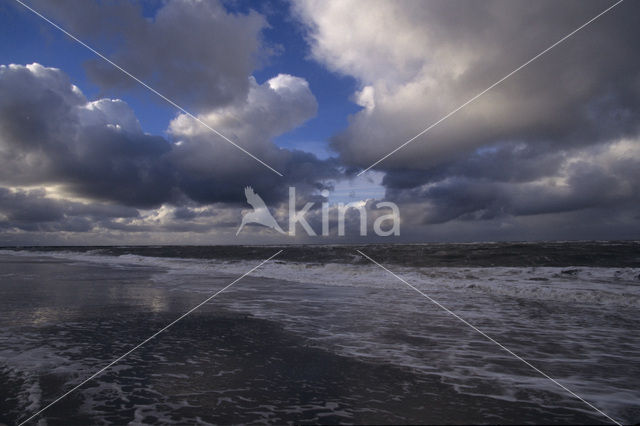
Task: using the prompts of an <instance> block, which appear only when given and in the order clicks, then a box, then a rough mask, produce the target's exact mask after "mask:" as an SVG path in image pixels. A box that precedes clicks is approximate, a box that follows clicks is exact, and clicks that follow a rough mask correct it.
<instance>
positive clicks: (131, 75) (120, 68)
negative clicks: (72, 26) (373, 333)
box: [15, 0, 283, 177]
mask: <svg viewBox="0 0 640 426" xmlns="http://www.w3.org/2000/svg"><path fill="white" fill-rule="evenodd" d="M15 1H16V2H17V3H20V4H21V5H22V6H24V7H25V8H27V9H28V10H30V11H31V12H33V13H34V14H36V15H37V16H39V17H40V18H42V19H43V20H44V21H46V22H48V23H49V24H51V25H52V26H53V27H55V28H56V29H58V30H60V31H61V32H63V33H64V34H66V35H67V36H69V37H71V38H72V39H73V40H75V41H76V42H78V43H79V44H81V45H82V46H84V47H86V48H87V49H89V50H90V51H91V52H93V53H94V54H96V55H97V56H99V57H100V58H102V59H104V60H105V61H107V62H108V63H110V64H111V65H113V66H114V67H115V68H117V69H118V70H119V71H121V72H122V73H124V74H125V75H127V76H128V77H131V78H132V79H133V80H135V81H137V82H138V83H140V84H141V85H142V86H144V87H145V88H147V89H148V90H149V91H150V92H152V93H154V94H156V95H158V96H159V97H161V98H162V99H164V100H165V101H167V102H168V103H169V104H171V105H172V106H174V107H175V108H177V109H178V110H180V111H181V112H183V113H184V114H186V115H188V116H189V117H191V118H193V119H194V120H196V121H197V122H198V123H200V124H202V125H203V126H204V127H206V128H207V129H209V130H211V131H212V132H213V133H215V134H216V135H218V136H220V137H221V138H222V139H224V140H225V141H227V142H229V143H230V144H231V145H233V146H235V147H236V148H238V149H239V150H240V151H242V152H244V153H245V154H247V155H248V156H249V157H251V158H253V159H254V160H256V161H257V162H258V163H260V164H262V165H263V166H265V167H266V168H268V169H269V170H271V171H272V172H274V173H275V174H277V175H278V176H280V177H283V175H282V173H280V172H279V171H277V170H276V169H274V168H273V167H271V166H270V165H268V164H267V163H265V162H264V161H262V160H261V159H260V158H258V157H256V156H255V155H253V154H252V153H250V152H249V151H247V150H246V149H244V148H243V147H241V146H240V145H238V144H237V143H235V142H234V141H232V140H231V139H229V138H228V137H226V136H225V135H223V134H222V133H220V132H219V131H217V130H216V129H214V128H213V127H211V126H209V125H208V124H207V123H205V122H204V121H202V120H201V119H200V118H198V117H196V116H195V115H193V114H192V113H190V112H189V111H187V110H186V109H184V108H183V107H181V106H180V105H178V104H177V103H175V102H174V101H172V100H171V99H169V98H168V97H166V96H165V95H163V94H162V93H160V92H158V91H157V90H156V89H154V88H153V87H151V86H149V85H148V84H147V83H145V82H144V81H142V80H140V79H139V78H138V77H136V76H135V75H133V74H131V73H130V72H129V71H127V70H125V69H124V68H122V67H121V66H120V65H118V64H116V63H115V62H113V61H112V60H111V59H109V58H107V57H106V56H104V55H103V54H102V53H100V52H98V51H97V50H95V49H94V48H93V47H91V46H89V45H88V44H86V43H85V42H83V41H82V40H80V39H79V38H77V37H76V36H74V35H73V34H71V33H70V32H68V31H67V30H65V29H64V28H62V27H61V26H59V25H58V24H56V23H55V22H53V21H51V20H50V19H48V18H47V17H46V16H44V15H42V14H41V13H40V12H38V11H37V10H35V9H33V8H31V7H29V6H28V5H26V4H25V3H23V2H22V1H21V0H15Z"/></svg>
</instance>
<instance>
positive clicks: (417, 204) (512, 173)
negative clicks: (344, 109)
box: [293, 0, 640, 235]
mask: <svg viewBox="0 0 640 426" xmlns="http://www.w3.org/2000/svg"><path fill="white" fill-rule="evenodd" d="M606 6H607V5H604V4H602V2H597V1H586V2H585V1H580V2H576V1H568V2H563V3H562V4H558V3H557V2H550V1H542V2H536V3H535V4H529V3H527V2H509V1H500V0H497V1H489V2H483V3H482V4H479V3H475V2H469V1H462V0H461V1H456V0H453V1H450V0H447V1H430V2H420V1H400V2H386V1H376V0H374V1H371V2H368V3H367V7H366V8H365V9H363V8H361V7H358V5H357V4H356V3H354V2H343V1H330V2H325V1H322V2H321V1H315V0H299V1H295V2H294V8H293V9H294V15H295V17H296V18H297V19H298V20H299V21H301V22H302V23H303V24H304V26H305V27H306V34H307V40H308V43H309V45H310V49H311V56H312V57H313V58H314V59H315V60H316V61H318V62H320V63H322V64H324V65H325V66H326V67H328V68H329V69H331V70H333V71H334V72H337V73H340V74H344V75H349V76H353V77H354V78H355V79H356V80H357V82H358V84H359V86H360V87H359V88H358V90H357V91H356V93H354V101H355V102H357V103H358V104H359V105H361V106H362V107H363V109H362V110H361V111H359V112H358V113H356V114H354V115H353V116H351V117H350V121H349V125H348V127H347V128H345V129H344V130H342V131H340V132H338V133H337V134H336V135H334V137H333V138H332V141H331V143H332V147H333V148H334V149H335V150H336V151H337V152H338V153H339V154H340V160H341V161H342V162H343V163H344V164H345V165H346V166H349V167H354V168H364V167H368V166H369V165H370V164H372V163H373V162H375V161H377V160H378V159H380V158H381V157H382V156H384V155H386V154H387V153H389V152H390V151H391V150H393V149H394V148H396V147H397V146H399V145H400V144H401V143H403V142H404V141H406V140H408V139H409V138H411V137H413V136H414V135H416V134H417V133H418V132H420V131H421V130H423V129H424V128H426V127H427V126H428V125H430V124H431V123H433V122H435V121H437V120H438V119H440V118H441V117H443V116H445V115H446V114H447V113H449V112H450V111H452V110H454V109H455V108H457V107H458V106H460V105H461V104H462V103H464V102H465V101H466V100H468V99H470V98H471V97H473V96H474V95H476V94H477V93H479V92H481V91H482V90H484V89H485V88H487V87H488V86H490V85H491V84H492V83H494V82H495V81H496V80H498V79H499V78H501V77H503V76H504V75H506V74H508V73H509V72H511V71H512V70H514V69H515V68H517V67H518V66H519V65H521V64H523V63H524V62H525V61H527V60H529V59H530V58H531V57H533V56H534V55H536V54H537V53H538V52H540V51H541V50H543V49H544V48H546V47H548V46H549V45H550V44H552V43H553V42H555V41H557V40H558V39H560V38H561V37H563V36H564V35H566V34H567V33H569V32H570V31H572V30H573V29H575V28H577V27H578V26H580V25H582V24H583V23H584V22H586V21H587V20H588V19H590V18H591V17H593V16H594V15H596V14H597V13H599V12H600V11H601V10H602V9H604V8H605V7H606ZM638 12H640V5H638V4H637V3H623V4H622V5H620V6H619V7H617V8H616V9H614V10H612V11H611V13H610V14H608V15H605V16H603V17H602V18H601V19H599V20H598V21H596V22H594V23H593V24H592V25H590V26H589V27H587V28H585V29H584V30H583V31H581V32H579V33H577V34H576V35H575V36H573V37H572V38H570V39H569V40H567V41H566V42H565V43H564V44H562V45H560V46H558V47H557V48H555V49H554V50H552V51H550V52H549V53H548V54H547V55H545V56H543V57H541V58H540V59H539V60H537V61H536V62H534V63H532V64H530V65H529V66H528V67H526V68H524V69H523V70H522V71H520V72H519V73H518V74H516V75H514V76H512V77H511V78H509V79H508V80H506V81H505V82H504V83H503V84H501V85H500V86H498V87H496V88H495V89H493V90H492V91H490V92H488V93H486V94H485V95H484V96H482V97H481V98H479V99H478V100H477V101H476V102H474V103H473V104H471V105H469V106H468V107H467V108H465V109H463V110H461V111H460V112H458V113H457V114H455V115H454V116H452V117H451V118H449V119H448V120H447V121H445V122H443V123H441V124H440V125H439V126H437V127H435V128H434V129H433V130H432V131H430V132H428V133H427V134H426V135H423V136H422V137H420V138H418V139H417V140H416V141H414V142H413V143H411V144H410V145H408V146H407V147H406V148H405V149H402V150H400V151H398V152H397V153H396V154H394V155H392V156H391V157H389V158H388V159H386V160H385V161H383V162H382V163H381V164H379V165H378V166H376V169H377V170H379V171H382V172H385V177H384V179H383V182H382V183H383V185H384V186H385V187H386V188H387V193H386V197H387V198H388V199H390V200H393V201H396V202H400V203H404V204H403V205H404V207H405V208H404V209H403V210H402V211H403V214H405V215H406V216H407V217H406V218H404V219H403V220H404V221H405V222H407V223H413V224H414V225H415V226H416V227H418V228H419V227H420V226H421V225H422V226H424V227H430V225H429V224H444V223H448V222H459V221H466V222H468V223H476V224H477V226H478V229H482V228H484V227H485V226H486V224H487V223H489V222H491V221H497V223H499V222H501V221H508V220H511V219H510V218H514V217H530V216H534V215H539V216H542V215H550V214H558V215H565V214H569V215H570V214H574V213H575V214H576V216H577V215H578V214H577V213H576V212H579V211H587V210H589V211H592V212H594V211H599V214H601V215H602V216H603V219H602V220H601V222H600V224H601V225H602V226H604V224H605V223H606V221H605V220H604V217H605V216H609V217H612V215H614V214H616V215H617V214H620V215H623V216H625V217H626V218H627V219H629V218H631V219H629V220H631V222H627V223H633V220H634V219H632V218H633V217H636V219H635V220H636V221H637V208H636V207H635V205H637V204H636V203H637V201H638V180H637V176H636V175H635V173H634V172H631V171H630V168H632V169H637V166H638V165H639V164H638V163H640V150H638V148H637V147H638V145H639V143H640V127H639V126H640V116H639V112H640V74H638V73H637V72H636V71H635V70H636V69H637V65H638V57H637V55H635V54H634V53H633V50H634V43H633V42H632V40H636V39H637V38H638V37H639V36H640V30H639V29H638V27H637V25H635V24H634V20H635V19H634V16H637V14H638ZM405 219H406V220H405ZM523 220H524V219H523ZM625 220H626V219H625ZM482 221H484V222H486V223H485V224H484V225H483V224H482V223H480V222H482ZM534 222H535V221H534V220H531V221H530V223H534ZM630 226H631V225H630ZM443 228H444V227H443ZM577 228H578V227H577V226H576V229H577ZM450 231H451V229H450ZM495 232H496V235H499V234H500V233H499V232H498V231H495ZM510 232H511V231H510ZM580 232H584V229H581V230H576V235H579V234H580Z"/></svg>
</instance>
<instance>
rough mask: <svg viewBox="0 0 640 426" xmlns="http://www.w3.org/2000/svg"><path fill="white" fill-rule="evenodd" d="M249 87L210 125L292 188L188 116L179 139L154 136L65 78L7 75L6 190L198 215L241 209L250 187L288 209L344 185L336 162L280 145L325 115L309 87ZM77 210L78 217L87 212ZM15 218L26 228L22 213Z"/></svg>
mask: <svg viewBox="0 0 640 426" xmlns="http://www.w3.org/2000/svg"><path fill="white" fill-rule="evenodd" d="M249 86H250V90H249V93H248V97H247V102H246V103H243V104H235V105H233V106H228V107H224V108H218V109H213V110H211V111H209V112H208V113H205V114H202V115H201V119H202V120H205V121H206V122H208V123H210V124H211V125H215V126H216V127H218V128H219V129H220V130H221V131H223V132H224V133H225V134H228V135H229V136H231V137H233V138H234V139H236V140H238V141H239V143H241V144H243V145H244V146H245V147H246V148H247V149H248V150H250V151H251V152H254V153H255V154H256V155H258V156H260V157H262V158H263V159H264V160H265V161H268V162H269V163H270V164H273V165H274V166H275V167H277V168H278V169H280V170H282V171H283V172H284V173H285V175H286V177H285V178H284V179H283V178H280V177H278V176H277V175H275V174H274V173H273V172H271V171H270V170H268V169H266V168H265V167H264V166H262V165H261V164H259V163H257V162H256V161H255V160H253V159H251V158H250V157H248V156H246V155H245V154H243V153H241V152H239V151H238V150H237V149H236V148H235V147H233V146H231V145H230V144H229V143H227V142H225V141H224V140H222V139H221V138H219V137H218V136H216V135H215V134H212V133H211V131H210V130H208V129H206V128H204V127H203V126H202V125H201V124H199V123H198V122H196V121H195V120H193V119H191V118H189V117H187V116H184V115H179V116H177V117H176V118H175V119H174V120H173V121H172V123H171V125H170V127H169V135H170V137H169V139H166V138H164V137H161V136H153V135H149V134H146V133H144V132H143V131H142V129H141V126H140V124H139V122H138V120H137V119H136V117H135V114H134V112H133V111H132V110H131V108H130V107H129V106H128V105H127V104H126V103H125V102H123V101H122V100H118V99H98V100H95V101H88V100H87V99H86V98H85V97H84V95H83V94H82V92H81V91H80V90H79V89H78V88H77V87H75V86H73V85H72V84H71V83H70V81H69V79H68V78H67V77H66V75H65V74H64V73H63V72H62V71H60V70H58V69H55V68H47V67H43V66H41V65H39V64H31V65H27V66H21V65H9V66H0V164H2V166H3V167H2V168H0V184H2V185H6V186H9V187H13V188H21V187H33V186H44V187H52V186H57V187H58V191H59V192H60V193H61V194H63V195H64V196H66V197H72V198H73V197H76V198H78V197H80V198H81V199H84V200H87V201H88V202H94V201H98V202H103V203H111V204H115V205H119V206H128V207H136V208H138V209H143V210H149V209H156V208H160V207H163V206H164V208H174V207H171V206H175V207H176V208H178V207H180V206H184V207H185V208H188V209H193V208H196V209H197V208H199V206H200V205H211V204H216V203H231V204H233V205H234V206H235V207H236V208H237V206H238V205H240V204H244V202H245V200H244V198H243V195H242V194H243V192H242V188H243V187H244V186H247V185H252V186H254V188H256V190H258V191H259V192H260V193H261V195H262V196H263V197H264V198H265V200H268V201H269V202H280V201H281V200H283V199H284V198H285V197H286V196H287V195H288V194H287V186H288V185H289V184H294V185H296V186H298V187H299V188H300V190H301V191H304V190H305V188H306V190H307V191H308V192H313V191H315V190H317V189H321V188H323V187H324V185H323V184H322V182H323V181H324V180H325V179H328V178H335V177H336V176H338V175H339V171H338V169H337V166H336V164H334V163H333V162H332V160H319V159H317V158H316V157H315V156H314V155H312V154H309V153H305V152H302V151H289V150H285V149H280V148H278V147H277V146H276V145H275V144H274V143H273V142H272V138H274V137H275V136H277V135H279V134H281V133H283V132H286V131H288V130H290V129H292V128H293V127H296V126H298V125H300V124H301V123H303V122H304V121H305V120H307V119H309V118H310V117H312V116H313V115H315V113H316V109H317V102H316V99H315V97H314V96H313V94H312V93H311V91H310V90H309V87H308V84H307V82H306V81H305V80H304V79H301V78H298V77H294V76H291V75H285V74H281V75H278V76H276V77H274V78H272V79H270V80H268V81H266V82H265V83H263V84H258V83H257V82H256V81H255V80H254V79H253V78H250V79H249ZM32 195H33V194H32ZM41 198H42V197H41ZM42 203H45V204H47V203H49V204H51V202H50V201H42ZM55 204H56V206H57V205H58V204H57V202H56V203H55ZM34 206H35V204H34ZM74 206H75V207H74V209H75V211H76V212H77V211H78V209H79V208H80V207H79V206H78V205H74ZM36 207H37V206H36ZM25 208H28V207H25ZM37 211H40V209H38V208H35V210H34V212H37ZM185 211H187V210H183V211H181V212H182V213H180V212H179V213H177V215H176V216H175V218H176V219H178V218H179V217H180V215H181V214H184V212H185ZM43 212H46V213H47V214H54V213H55V212H59V214H58V216H57V217H58V218H60V219H62V218H63V217H62V216H60V215H61V214H63V213H62V210H60V209H59V207H55V208H53V207H52V208H51V209H50V210H49V211H48V212H47V210H46V209H43ZM67 213H69V212H68V211H66V210H65V211H64V214H67ZM34 214H35V213H34ZM84 214H85V215H89V213H88V212H87V211H86V210H85V213H84ZM148 215H150V214H148ZM7 217H8V220H12V219H15V220H18V219H20V218H19V217H17V216H16V213H15V212H14V213H11V214H9V215H8V216H7ZM172 217H173V216H172ZM199 217H202V214H201V212H200V213H199ZM20 220H22V219H20ZM25 220H26V219H25ZM43 220H44V219H43ZM46 221H48V220H46ZM125 225H126V226H124V225H123V222H113V223H112V222H110V223H108V224H105V223H103V224H102V225H101V226H104V227H107V228H109V227H123V226H124V227H129V228H130V229H133V228H132V227H131V226H130V225H132V224H131V223H127V224H125ZM138 225H139V224H138ZM140 226H142V225H140ZM148 226H150V225H149V223H146V224H145V225H144V226H143V227H142V228H144V229H147V228H146V227H148ZM180 226H182V227H186V226H185V225H184V224H183V225H180ZM199 226H205V225H203V224H200V225H199ZM205 227H209V225H206V226H205ZM169 228H170V227H169V225H167V227H166V229H169ZM149 229H150V228H149ZM207 229H209V228H207Z"/></svg>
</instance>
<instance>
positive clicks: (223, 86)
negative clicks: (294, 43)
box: [33, 0, 269, 110]
mask: <svg viewBox="0 0 640 426" xmlns="http://www.w3.org/2000/svg"><path fill="white" fill-rule="evenodd" d="M33 4H34V7H35V8H37V9H38V10H40V11H42V12H43V13H44V14H45V15H47V16H50V17H52V18H53V19H55V20H57V21H58V22H60V23H61V24H62V25H63V26H65V27H66V28H67V29H69V31H71V32H72V33H74V34H75V35H78V36H80V37H82V38H86V39H88V40H89V41H91V42H92V43H98V46H97V47H98V50H102V53H105V54H106V56H108V57H109V58H110V59H112V60H113V61H114V62H116V63H117V64H118V65H120V66H122V67H123V68H124V69H126V70H127V71H129V72H130V73H131V74H133V75H135V76H136V77H138V78H139V79H141V80H143V81H145V82H146V83H148V84H150V85H151V86H152V87H154V88H156V89H157V90H159V91H160V92H161V93H163V94H164V95H166V96H168V97H169V98H171V99H172V100H174V101H176V102H177V103H179V104H181V105H183V106H187V107H190V108H195V109H196V110H200V109H203V108H212V107H217V106H221V105H226V104H229V103H231V102H234V101H239V102H242V101H243V100H244V98H245V97H246V96H247V93H248V91H249V84H248V82H247V76H248V75H250V74H251V72H252V71H253V70H254V69H255V67H256V66H257V65H258V64H259V62H260V60H262V59H264V58H263V57H264V56H268V55H269V48H268V46H266V45H265V44H264V43H263V42H262V39H261V32H262V30H263V29H264V28H265V27H266V25H267V22H266V20H265V19H264V17H263V16H262V15H260V14H258V13H255V12H252V13H249V14H246V15H243V14H233V13H229V12H227V11H226V10H225V8H224V6H223V5H222V4H221V3H220V2H219V1H215V0H214V1H195V0H171V1H167V2H164V4H163V5H162V7H160V8H159V9H158V11H157V12H156V13H155V15H154V16H151V17H148V16H144V15H143V13H142V6H141V4H139V3H134V2H129V1H124V0H118V1H113V2H94V1H86V0H72V1H64V2H50V1H40V0H38V1H34V2H33ZM105 40H108V41H109V42H108V43H103V42H104V41H105ZM102 44H105V46H104V47H102ZM86 69H87V73H88V75H89V76H90V78H91V79H92V80H93V81H94V82H96V83H97V84H98V85H100V87H102V88H103V89H108V90H112V89H118V90H122V89H131V88H136V87H138V83H136V82H135V81H133V80H132V79H131V78H130V77H128V76H126V75H124V74H123V73H122V72H120V71H119V70H117V69H115V68H114V67H113V66H111V65H110V64H107V63H106V62H104V61H103V60H102V59H98V58H96V59H92V60H90V61H88V62H87V63H86Z"/></svg>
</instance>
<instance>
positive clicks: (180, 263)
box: [0, 250, 640, 307]
mask: <svg viewBox="0 0 640 426" xmlns="http://www.w3.org/2000/svg"><path fill="white" fill-rule="evenodd" d="M0 254H5V255H6V254H10V255H14V256H29V257H33V256H47V257H53V258H57V259H63V260H67V261H74V262H97V263H103V264H109V265H111V266H113V267H149V268H156V269H159V271H158V272H157V273H155V274H154V276H153V277H154V280H155V281H156V282H159V283H165V284H171V285H179V286H181V287H184V288H185V289H191V290H195V291H199V290H202V291H208V290H209V289H208V288H207V287H199V286H197V285H196V286H193V287H191V288H189V283H190V281H191V280H189V279H188V278H189V277H190V276H193V275H200V276H202V275H204V276H211V277H219V276H220V275H228V276H238V275H242V274H244V273H246V272H247V271H249V270H251V269H252V268H253V267H255V266H256V265H257V264H258V263H259V262H258V261H257V260H217V259H183V258H168V257H149V256H140V255H135V254H125V255H120V256H112V255H104V254H102V252H101V251H99V250H96V251H88V252H84V253H77V252H71V251H54V252H46V253H43V252H29V251H11V250H0ZM389 267H390V269H391V270H392V271H393V272H394V273H395V274H397V275H398V276H400V277H402V278H403V279H405V280H406V281H407V282H409V283H410V284H411V285H414V286H416V287H417V288H419V289H420V290H423V291H425V292H427V293H428V292H429V291H430V290H439V289H447V290H459V291H464V292H466V293H469V292H482V293H484V294H488V295H493V296H496V297H511V298H518V299H527V300H541V301H557V302H563V303H581V304H602V305H612V306H620V307H640V268H610V267H583V266H579V267H572V266H567V267H409V266H400V265H394V266H389ZM251 276H254V277H260V278H268V279H276V280H280V281H291V282H298V283H307V284H313V285H328V286H346V287H371V288H394V287H398V286H402V285H404V284H403V283H402V282H400V281H399V280H398V279H397V278H395V277H393V276H392V275H391V274H389V273H388V272H387V271H385V270H383V269H382V268H380V267H379V266H377V265H374V264H344V263H312V262H291V261H280V260H278V259H277V258H276V259H274V260H272V261H270V262H267V263H265V264H264V265H262V266H261V267H260V268H258V269H257V270H255V271H253V272H252V273H251Z"/></svg>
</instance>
